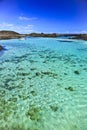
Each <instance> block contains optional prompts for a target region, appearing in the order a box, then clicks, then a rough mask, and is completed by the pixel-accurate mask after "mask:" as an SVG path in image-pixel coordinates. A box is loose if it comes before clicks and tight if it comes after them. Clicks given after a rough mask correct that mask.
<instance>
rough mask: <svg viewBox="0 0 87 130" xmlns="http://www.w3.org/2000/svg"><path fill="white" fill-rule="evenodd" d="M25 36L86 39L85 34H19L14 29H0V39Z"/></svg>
mask: <svg viewBox="0 0 87 130" xmlns="http://www.w3.org/2000/svg"><path fill="white" fill-rule="evenodd" d="M25 37H43V38H58V37H66V38H68V39H77V40H85V41H87V34H57V33H51V34H46V33H30V34H19V33H17V32H15V31H0V40H8V39H20V38H25Z"/></svg>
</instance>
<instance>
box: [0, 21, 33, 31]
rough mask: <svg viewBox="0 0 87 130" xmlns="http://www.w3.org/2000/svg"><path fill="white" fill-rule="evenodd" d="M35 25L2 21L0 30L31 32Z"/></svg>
mask: <svg viewBox="0 0 87 130" xmlns="http://www.w3.org/2000/svg"><path fill="white" fill-rule="evenodd" d="M33 26H34V25H29V24H28V25H15V24H11V23H0V30H13V31H17V32H19V33H30V32H32V31H33Z"/></svg>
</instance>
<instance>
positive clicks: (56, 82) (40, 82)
mask: <svg viewBox="0 0 87 130" xmlns="http://www.w3.org/2000/svg"><path fill="white" fill-rule="evenodd" d="M0 44H1V45H3V46H4V47H5V50H4V51H3V52H0V130H87V41H78V40H73V41H72V42H71V41H70V42H69V41H67V42H66V41H65V40H62V41H61V40H59V39H58V38H27V39H26V40H23V41H21V40H2V41H0Z"/></svg>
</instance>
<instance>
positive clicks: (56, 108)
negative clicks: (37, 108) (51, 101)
mask: <svg viewBox="0 0 87 130" xmlns="http://www.w3.org/2000/svg"><path fill="white" fill-rule="evenodd" d="M50 108H51V109H52V111H54V112H56V111H57V110H58V106H55V105H51V106H50Z"/></svg>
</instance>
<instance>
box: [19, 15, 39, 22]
mask: <svg viewBox="0 0 87 130" xmlns="http://www.w3.org/2000/svg"><path fill="white" fill-rule="evenodd" d="M18 19H19V20H27V21H29V20H36V19H37V17H25V16H19V17H18Z"/></svg>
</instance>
